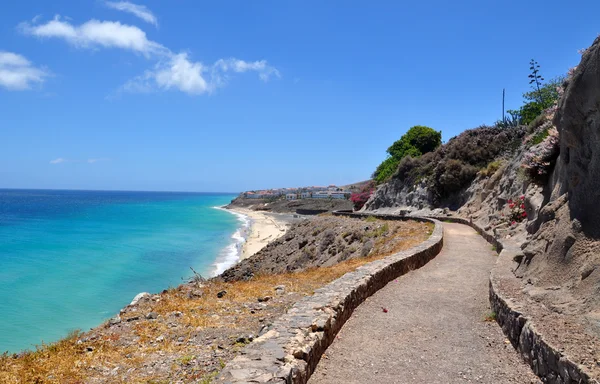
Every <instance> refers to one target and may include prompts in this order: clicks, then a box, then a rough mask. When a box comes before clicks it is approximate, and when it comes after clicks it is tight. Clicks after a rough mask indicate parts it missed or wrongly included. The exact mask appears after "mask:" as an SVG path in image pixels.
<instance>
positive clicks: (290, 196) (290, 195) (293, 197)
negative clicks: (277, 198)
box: [285, 193, 298, 200]
mask: <svg viewBox="0 0 600 384" xmlns="http://www.w3.org/2000/svg"><path fill="white" fill-rule="evenodd" d="M285 199H286V200H296V199H298V194H296V193H288V194H286V195H285Z"/></svg>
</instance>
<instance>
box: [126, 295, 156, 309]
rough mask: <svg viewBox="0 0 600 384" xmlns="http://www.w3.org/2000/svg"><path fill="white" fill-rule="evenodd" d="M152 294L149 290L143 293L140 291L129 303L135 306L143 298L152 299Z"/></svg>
mask: <svg viewBox="0 0 600 384" xmlns="http://www.w3.org/2000/svg"><path fill="white" fill-rule="evenodd" d="M151 296H152V295H151V294H149V293H148V292H142V293H138V294H137V295H135V297H134V298H133V300H132V301H131V303H129V305H130V306H134V305H137V304H138V303H139V302H140V301H141V300H143V299H150V297H151Z"/></svg>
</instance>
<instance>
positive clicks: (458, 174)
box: [432, 159, 479, 197]
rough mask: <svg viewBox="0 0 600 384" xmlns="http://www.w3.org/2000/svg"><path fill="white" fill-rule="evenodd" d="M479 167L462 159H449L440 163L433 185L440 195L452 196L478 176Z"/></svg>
mask: <svg viewBox="0 0 600 384" xmlns="http://www.w3.org/2000/svg"><path fill="white" fill-rule="evenodd" d="M478 170H479V169H478V168H477V167H474V166H472V165H470V164H466V163H464V162H463V161H461V160H457V159H449V160H447V161H444V162H442V163H440V164H439V165H438V166H437V167H436V170H435V174H434V176H435V177H434V179H433V180H432V181H433V186H434V187H435V188H434V190H435V191H436V192H438V194H439V197H446V196H450V195H452V194H453V193H456V192H458V191H460V190H461V189H462V188H463V187H464V186H465V185H467V184H468V183H470V182H471V181H472V180H473V179H474V178H475V176H477V172H478Z"/></svg>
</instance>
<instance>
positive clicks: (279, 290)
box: [273, 285, 285, 296]
mask: <svg viewBox="0 0 600 384" xmlns="http://www.w3.org/2000/svg"><path fill="white" fill-rule="evenodd" d="M273 289H274V290H275V293H276V294H278V295H280V296H281V295H283V294H284V293H285V285H277V286H275V288H273Z"/></svg>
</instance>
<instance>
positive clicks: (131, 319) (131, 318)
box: [125, 316, 140, 322]
mask: <svg viewBox="0 0 600 384" xmlns="http://www.w3.org/2000/svg"><path fill="white" fill-rule="evenodd" d="M139 319H140V317H139V316H133V317H130V318H128V319H126V320H125V321H127V322H131V321H137V320H139Z"/></svg>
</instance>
